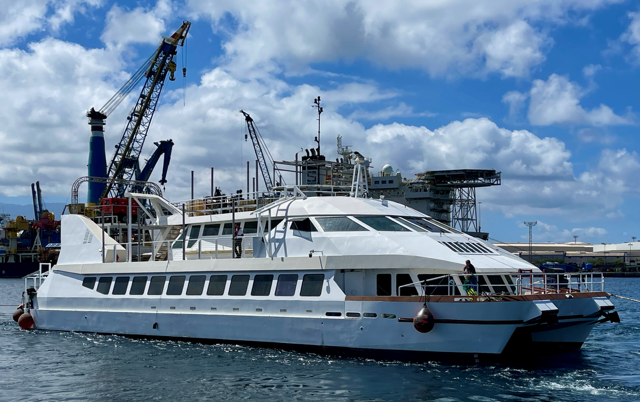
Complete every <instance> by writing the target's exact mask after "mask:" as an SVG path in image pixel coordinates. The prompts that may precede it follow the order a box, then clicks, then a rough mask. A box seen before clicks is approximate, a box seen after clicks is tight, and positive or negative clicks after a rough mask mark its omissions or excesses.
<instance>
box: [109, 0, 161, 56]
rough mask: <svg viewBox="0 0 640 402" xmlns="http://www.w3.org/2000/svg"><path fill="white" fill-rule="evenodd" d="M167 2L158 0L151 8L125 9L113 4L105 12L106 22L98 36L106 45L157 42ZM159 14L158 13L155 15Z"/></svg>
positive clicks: (159, 37)
mask: <svg viewBox="0 0 640 402" xmlns="http://www.w3.org/2000/svg"><path fill="white" fill-rule="evenodd" d="M167 7H170V6H169V4H168V3H166V2H163V1H160V2H158V5H157V7H156V8H155V9H153V10H145V9H144V8H142V7H137V8H135V9H133V10H131V11H127V10H125V9H122V8H120V7H118V6H117V5H114V6H113V7H112V8H111V10H109V12H108V13H107V23H106V27H105V29H104V32H102V35H101V36H100V39H102V41H103V42H105V43H107V44H108V45H115V46H126V45H128V44H132V43H149V44H157V43H159V41H160V39H161V34H162V33H163V32H164V29H165V27H164V21H163V20H162V19H161V18H162V17H163V16H165V14H166V13H167ZM157 14H159V15H157Z"/></svg>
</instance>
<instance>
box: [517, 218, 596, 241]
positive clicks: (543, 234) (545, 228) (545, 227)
mask: <svg viewBox="0 0 640 402" xmlns="http://www.w3.org/2000/svg"><path fill="white" fill-rule="evenodd" d="M537 222H538V223H537V224H536V226H534V227H533V239H534V242H547V241H550V242H558V243H573V242H574V241H576V239H574V237H573V236H578V238H577V241H578V242H587V243H588V242H591V243H598V242H599V241H600V239H602V238H603V237H604V236H606V235H607V233H608V232H607V230H606V229H603V228H597V227H588V228H573V229H558V227H557V226H556V225H554V224H550V223H545V222H542V221H540V220H538V221H537ZM517 225H518V226H519V227H525V225H523V224H522V222H518V223H517ZM521 237H522V238H523V239H525V240H527V241H528V239H529V235H528V234H527V235H522V236H521Z"/></svg>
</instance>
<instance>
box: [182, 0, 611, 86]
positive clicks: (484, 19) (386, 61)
mask: <svg viewBox="0 0 640 402" xmlns="http://www.w3.org/2000/svg"><path fill="white" fill-rule="evenodd" d="M616 1H617V0H589V1H578V0H563V1H557V0H542V1H538V2H536V3H533V4H532V3H531V2H529V1H526V0H497V1H491V2H483V3H479V2H477V1H475V0H460V1H456V2H415V1H410V0H401V1H393V2H372V1H366V0H351V1H340V0H333V1H331V0H329V1H322V2H320V1H318V2H299V1H295V0H289V1H279V2H275V3H273V2H272V3H266V2H252V1H217V2H209V1H205V0H188V1H187V4H188V6H189V7H190V8H191V9H192V10H194V11H195V12H197V13H203V14H207V15H209V16H210V18H211V20H212V21H213V23H214V26H215V27H217V28H219V29H223V30H226V29H228V27H227V26H225V25H224V23H223V21H224V19H225V18H226V17H227V16H228V15H231V16H232V18H234V19H235V20H236V22H237V25H238V27H237V32H234V34H232V35H230V39H229V40H228V41H226V42H225V43H224V48H225V50H226V52H227V56H228V57H229V59H231V60H236V61H237V66H236V67H237V68H247V67H248V66H256V65H261V66H263V67H264V66H267V65H269V66H270V67H271V68H273V65H272V63H273V62H277V63H279V64H281V65H284V66H286V68H287V69H288V70H292V69H293V70H295V69H300V68H303V66H306V65H308V64H309V63H314V62H322V61H335V60H346V61H351V60H354V59H359V58H360V59H365V60H369V61H370V62H372V63H374V64H376V65H379V66H382V67H385V68H391V69H400V68H418V69H422V70H425V71H427V72H428V73H429V74H431V75H434V76H456V75H461V74H463V75H474V76H482V75H486V74H490V73H496V74H499V75H501V76H503V77H526V76H528V75H529V72H530V71H531V69H533V68H535V67H536V66H538V65H539V64H540V63H542V62H544V60H545V54H546V52H547V51H548V49H549V48H550V47H551V46H552V44H553V41H552V39H550V38H549V37H548V36H547V34H546V33H545V32H544V31H543V30H541V29H540V28H536V27H535V23H536V22H540V21H543V20H544V21H550V22H551V23H553V24H565V23H568V22H569V18H567V17H566V15H567V14H568V13H569V12H572V13H573V14H585V13H588V12H590V11H592V10H595V9H598V8H600V7H603V6H605V5H607V4H609V3H613V2H616Z"/></svg>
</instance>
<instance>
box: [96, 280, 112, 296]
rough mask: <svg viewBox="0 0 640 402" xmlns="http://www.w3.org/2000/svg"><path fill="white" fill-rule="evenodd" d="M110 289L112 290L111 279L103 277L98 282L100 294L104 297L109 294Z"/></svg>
mask: <svg viewBox="0 0 640 402" xmlns="http://www.w3.org/2000/svg"><path fill="white" fill-rule="evenodd" d="M109 289H111V277H110V276H103V277H102V278H100V280H99V281H98V293H102V294H103V295H106V294H109Z"/></svg>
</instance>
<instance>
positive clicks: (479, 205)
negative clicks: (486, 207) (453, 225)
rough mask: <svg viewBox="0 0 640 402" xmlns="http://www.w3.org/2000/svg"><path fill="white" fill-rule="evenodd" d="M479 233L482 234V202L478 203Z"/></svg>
mask: <svg viewBox="0 0 640 402" xmlns="http://www.w3.org/2000/svg"><path fill="white" fill-rule="evenodd" d="M478 232H482V202H481V201H478Z"/></svg>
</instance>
